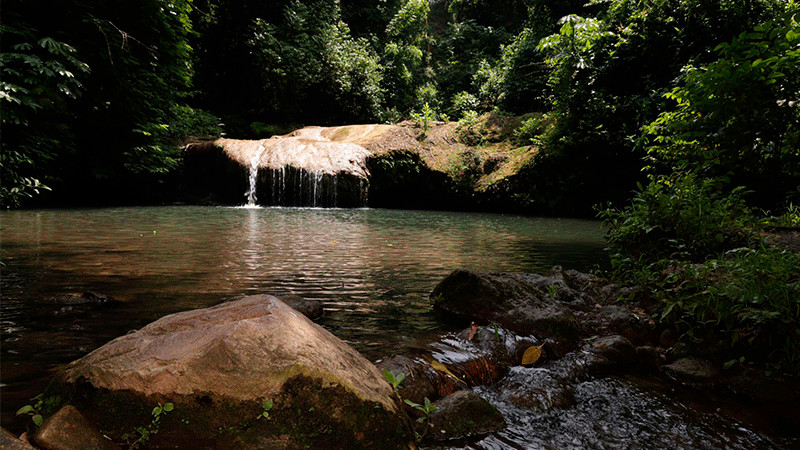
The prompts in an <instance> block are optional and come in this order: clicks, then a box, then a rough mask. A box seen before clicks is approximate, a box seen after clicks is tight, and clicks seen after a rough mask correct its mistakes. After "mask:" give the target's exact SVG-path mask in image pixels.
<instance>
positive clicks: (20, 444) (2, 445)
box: [0, 428, 34, 450]
mask: <svg viewBox="0 0 800 450" xmlns="http://www.w3.org/2000/svg"><path fill="white" fill-rule="evenodd" d="M0 449H3V450H34V448H33V447H32V446H31V445H30V444H28V443H27V442H25V441H22V440H19V439H17V437H16V436H14V435H13V434H11V433H10V432H9V431H8V430H6V429H5V428H0Z"/></svg>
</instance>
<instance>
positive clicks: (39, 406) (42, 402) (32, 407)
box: [16, 394, 61, 427]
mask: <svg viewBox="0 0 800 450" xmlns="http://www.w3.org/2000/svg"><path fill="white" fill-rule="evenodd" d="M31 402H32V403H31V404H27V405H25V406H23V407H22V408H20V409H18V410H17V414H16V415H17V416H21V415H28V416H30V417H31V422H33V425H34V426H35V427H40V426H42V423H44V416H46V415H50V414H52V413H53V412H55V409H56V408H57V407H58V406H59V405H60V404H61V397H58V396H49V397H44V394H39V395H37V396H36V397H33V398H32V399H31Z"/></svg>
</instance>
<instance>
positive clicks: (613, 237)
mask: <svg viewBox="0 0 800 450" xmlns="http://www.w3.org/2000/svg"><path fill="white" fill-rule="evenodd" d="M721 184H722V182H721V181H720V180H714V179H702V178H699V177H697V176H696V175H694V174H692V173H687V174H676V175H674V176H672V177H658V178H653V179H651V181H650V183H649V184H648V185H647V186H646V187H643V188H640V190H639V192H637V194H636V196H635V197H634V199H633V201H632V203H631V204H630V205H629V206H627V207H625V208H623V209H610V208H609V209H606V210H604V211H602V212H601V216H602V217H603V219H604V220H605V224H606V226H607V227H608V235H607V245H608V249H609V250H610V251H611V254H612V260H613V262H614V263H615V264H617V265H621V264H623V263H626V262H631V261H637V262H640V263H641V262H654V261H658V260H661V259H663V258H672V259H679V260H692V261H702V260H704V259H705V258H707V257H711V256H714V255H716V254H719V253H720V252H722V251H725V250H728V249H732V248H736V247H741V246H743V245H746V244H747V243H748V241H749V240H750V239H751V234H752V224H753V223H754V221H755V220H754V218H753V216H752V213H751V211H750V210H749V209H748V208H747V206H746V204H745V202H744V200H743V198H742V195H743V194H744V191H743V189H741V188H737V189H734V190H733V191H732V192H730V193H728V194H723V193H721V191H720V186H721Z"/></svg>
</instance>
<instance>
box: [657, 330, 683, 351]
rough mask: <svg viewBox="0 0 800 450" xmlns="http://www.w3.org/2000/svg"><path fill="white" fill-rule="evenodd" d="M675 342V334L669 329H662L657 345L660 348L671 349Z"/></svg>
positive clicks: (676, 338)
mask: <svg viewBox="0 0 800 450" xmlns="http://www.w3.org/2000/svg"><path fill="white" fill-rule="evenodd" d="M677 340H678V337H677V336H676V333H675V332H674V331H673V330H672V329H670V328H664V331H662V332H661V334H660V335H659V336H658V344H659V345H661V346H662V347H672V346H673V345H675V342H677Z"/></svg>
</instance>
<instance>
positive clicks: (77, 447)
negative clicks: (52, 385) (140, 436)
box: [33, 405, 120, 450]
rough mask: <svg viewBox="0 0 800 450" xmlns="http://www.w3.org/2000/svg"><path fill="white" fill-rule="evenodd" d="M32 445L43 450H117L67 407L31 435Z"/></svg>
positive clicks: (73, 410) (70, 407)
mask: <svg viewBox="0 0 800 450" xmlns="http://www.w3.org/2000/svg"><path fill="white" fill-rule="evenodd" d="M33 443H34V444H36V446H37V447H38V448H41V449H44V450H84V449H88V448H91V449H95V450H119V448H120V447H119V446H118V445H116V444H115V443H113V442H111V440H109V439H108V438H106V437H105V436H103V435H102V433H100V431H98V430H97V428H95V426H94V425H93V424H92V423H90V422H89V421H88V420H86V418H85V417H83V415H82V414H81V413H80V412H79V411H78V410H77V409H75V407H74V406H71V405H67V406H64V407H63V408H61V409H59V410H58V412H56V413H55V414H53V415H52V416H50V418H48V419H47V420H45V422H44V423H43V424H42V426H41V427H39V429H38V430H36V432H35V433H34V434H33Z"/></svg>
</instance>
